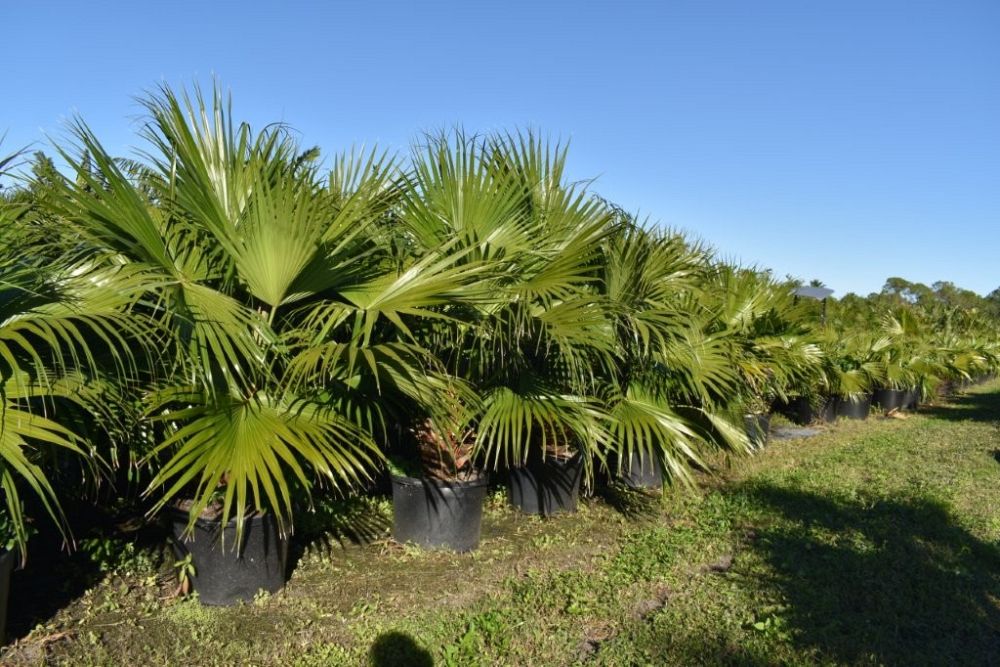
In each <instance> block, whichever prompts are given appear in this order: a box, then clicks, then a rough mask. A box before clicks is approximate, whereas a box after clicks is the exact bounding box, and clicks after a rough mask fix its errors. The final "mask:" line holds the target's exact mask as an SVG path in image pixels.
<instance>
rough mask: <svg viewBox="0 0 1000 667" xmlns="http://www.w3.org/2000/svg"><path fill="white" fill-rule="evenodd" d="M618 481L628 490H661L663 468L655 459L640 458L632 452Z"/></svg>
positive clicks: (648, 457)
mask: <svg viewBox="0 0 1000 667" xmlns="http://www.w3.org/2000/svg"><path fill="white" fill-rule="evenodd" d="M624 463H625V464H627V465H623V466H622V469H621V473H620V475H619V479H620V480H621V481H622V483H623V484H624V485H625V486H627V487H629V488H630V489H662V488H663V468H661V467H660V463H659V461H657V460H656V459H655V457H653V456H651V455H648V456H640V454H639V452H636V451H633V452H632V454H631V455H630V456H629V458H628V461H625V462H624Z"/></svg>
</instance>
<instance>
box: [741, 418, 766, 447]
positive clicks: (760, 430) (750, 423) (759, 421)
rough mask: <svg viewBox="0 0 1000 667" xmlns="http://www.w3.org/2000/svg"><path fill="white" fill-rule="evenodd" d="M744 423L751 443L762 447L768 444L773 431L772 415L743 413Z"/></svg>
mask: <svg viewBox="0 0 1000 667" xmlns="http://www.w3.org/2000/svg"><path fill="white" fill-rule="evenodd" d="M743 425H744V427H745V428H746V432H747V438H749V439H750V444H751V445H753V446H754V447H756V448H757V449H760V448H761V447H763V446H764V445H766V444H767V438H768V435H769V434H770V432H771V415H769V414H763V413H761V414H749V415H743Z"/></svg>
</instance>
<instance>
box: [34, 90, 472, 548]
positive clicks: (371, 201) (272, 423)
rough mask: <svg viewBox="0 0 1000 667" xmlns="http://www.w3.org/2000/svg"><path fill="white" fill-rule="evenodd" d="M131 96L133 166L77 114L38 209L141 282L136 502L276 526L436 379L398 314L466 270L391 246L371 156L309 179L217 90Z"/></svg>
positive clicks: (392, 172)
mask: <svg viewBox="0 0 1000 667" xmlns="http://www.w3.org/2000/svg"><path fill="white" fill-rule="evenodd" d="M145 105H146V109H147V111H148V113H149V115H150V123H149V124H148V125H147V126H146V129H145V131H144V133H143V134H144V137H145V139H146V140H147V142H148V144H149V145H150V150H149V151H148V152H147V153H145V154H144V155H143V161H142V162H141V163H138V164H132V163H130V164H128V165H126V164H125V163H123V162H122V161H118V160H115V159H113V158H112V157H110V156H109V155H108V153H107V152H106V151H105V149H104V148H103V147H102V146H101V144H100V142H99V141H98V139H97V138H96V137H95V136H94V135H93V133H92V132H91V131H90V130H89V129H88V128H87V126H86V125H85V124H84V123H83V122H82V121H78V122H76V124H75V126H74V131H75V135H76V138H77V141H78V143H79V145H80V149H81V150H79V151H76V152H72V151H68V150H63V151H61V153H62V155H63V157H64V159H65V160H66V161H67V162H68V163H69V164H70V165H71V166H72V167H73V168H74V170H75V172H76V173H75V179H74V180H69V179H63V181H62V182H61V184H60V188H59V196H58V197H57V198H56V201H54V202H53V208H54V210H55V211H57V212H58V213H59V214H60V215H61V216H63V218H64V219H65V220H67V221H68V222H69V223H70V224H71V225H72V226H73V229H74V230H75V231H76V232H77V233H78V234H79V235H80V237H81V238H82V239H84V240H85V242H86V244H87V247H88V248H90V249H92V250H96V251H97V252H98V253H99V254H100V256H102V257H104V258H105V259H106V262H108V263H110V264H113V265H120V266H126V267H129V268H131V269H132V270H134V271H135V272H137V273H140V274H142V275H143V277H144V294H143V297H142V299H141V301H140V302H139V303H138V304H137V308H138V312H139V313H141V317H143V318H145V319H147V320H148V321H150V322H152V323H154V324H155V325H156V327H157V328H158V330H159V331H160V335H161V336H162V337H163V339H164V343H163V345H162V354H161V355H159V356H158V357H157V358H156V359H154V360H152V363H151V365H150V370H149V381H148V382H147V384H146V386H145V388H144V391H143V401H144V402H145V405H146V419H147V422H148V426H149V428H148V432H149V433H150V434H151V441H150V442H149V443H148V444H147V445H144V446H145V447H147V448H148V450H147V451H143V452H142V459H143V461H144V463H145V466H146V467H147V468H149V469H150V470H151V471H152V479H151V481H150V485H149V487H148V490H147V493H148V494H149V495H150V496H151V497H152V498H153V499H154V500H155V502H154V504H153V507H152V510H151V511H152V512H158V511H160V510H162V509H163V508H165V507H167V506H168V505H172V504H176V503H177V502H178V500H180V499H187V500H189V501H190V502H189V503H187V506H188V507H189V510H188V532H190V531H192V530H193V526H194V524H195V521H196V520H197V519H198V517H199V516H200V515H201V514H202V513H203V512H205V511H206V510H207V509H209V508H210V507H212V506H217V508H218V513H219V515H220V516H221V520H222V521H223V523H225V522H227V521H228V520H229V519H230V518H235V520H236V525H237V530H238V532H237V542H239V540H240V537H239V536H240V534H241V533H240V532H239V531H240V530H242V526H243V524H244V520H245V519H246V518H247V517H248V516H249V515H250V514H254V513H257V512H260V511H263V510H267V511H269V512H270V513H272V515H273V516H275V517H276V519H277V522H278V526H279V528H280V530H281V532H282V533H287V532H289V531H290V530H291V527H292V514H293V509H294V505H295V502H294V501H295V496H296V493H297V492H304V493H306V494H308V493H309V489H310V488H312V487H313V486H315V484H316V483H321V482H322V483H326V484H329V485H331V486H333V487H335V488H342V489H343V488H347V487H349V486H351V485H355V484H357V483H358V482H360V481H361V480H364V479H366V478H368V477H370V475H371V472H372V471H373V469H374V468H375V467H376V466H378V465H379V462H380V459H381V453H380V451H379V449H378V447H377V446H376V443H375V440H374V439H373V432H374V431H376V430H377V429H378V428H380V426H381V425H383V424H384V421H385V415H386V410H387V407H386V406H389V405H391V403H392V398H393V397H394V396H408V397H410V398H411V399H412V400H415V401H420V400H422V399H423V398H424V397H426V396H427V395H428V394H430V393H433V391H432V387H431V385H432V384H433V383H434V380H435V377H434V375H433V374H432V373H430V374H429V373H428V370H429V368H430V366H432V365H433V359H432V358H431V357H429V355H427V354H425V353H424V351H423V350H422V349H421V348H420V347H419V346H417V345H415V344H414V342H413V333H412V328H414V327H415V325H414V322H415V321H419V320H421V319H422V318H424V317H426V316H428V315H430V313H431V311H430V310H429V309H430V308H431V307H432V306H437V305H439V304H442V303H447V302H448V301H449V300H451V299H452V298H453V292H455V291H456V286H460V285H461V284H462V282H463V280H465V277H466V276H468V275H471V274H474V273H475V272H476V271H477V269H476V267H475V266H472V267H468V266H459V265H458V263H457V257H456V256H455V255H451V254H448V253H446V252H441V251H438V252H433V253H428V254H426V255H425V256H423V257H421V258H420V259H419V260H413V261H407V262H404V263H402V264H401V263H400V262H399V261H397V260H398V258H397V256H396V252H395V250H394V248H393V246H392V241H393V240H394V237H393V235H392V234H389V233H386V230H385V226H386V219H387V217H388V216H389V215H390V212H391V210H392V208H393V206H394V205H395V203H396V201H397V200H398V197H399V193H400V187H401V182H402V181H401V173H400V171H399V169H398V167H397V165H396V162H395V161H394V160H393V159H392V158H390V157H388V156H386V155H384V154H381V153H377V152H370V153H365V154H360V155H345V156H340V157H338V158H336V160H335V161H334V166H333V169H332V170H331V172H330V173H329V175H328V176H327V177H326V179H325V180H324V179H322V178H321V177H320V173H319V170H318V168H317V166H316V162H315V157H316V151H315V150H307V151H303V150H301V149H300V148H299V146H298V145H297V143H296V142H295V141H294V140H293V138H292V136H291V134H290V133H289V131H288V130H287V128H285V127H283V126H270V127H268V128H267V129H265V130H264V131H262V132H259V133H256V134H255V133H254V132H253V131H252V130H251V128H250V127H249V126H248V125H246V124H241V125H236V124H235V123H234V121H233V119H232V114H231V108H230V104H229V102H228V100H226V99H225V98H224V96H223V95H222V94H221V93H220V92H219V91H218V90H215V91H213V94H212V96H211V99H210V100H206V99H205V97H204V96H203V95H202V93H201V92H200V91H196V92H195V94H194V95H193V96H192V95H188V94H186V93H181V94H177V93H175V92H173V91H172V90H170V89H169V88H162V89H161V90H160V91H159V93H158V94H157V95H154V96H151V97H149V98H148V99H147V100H145ZM81 156H87V163H85V162H84V160H83V158H82V157H81ZM137 316H138V315H137Z"/></svg>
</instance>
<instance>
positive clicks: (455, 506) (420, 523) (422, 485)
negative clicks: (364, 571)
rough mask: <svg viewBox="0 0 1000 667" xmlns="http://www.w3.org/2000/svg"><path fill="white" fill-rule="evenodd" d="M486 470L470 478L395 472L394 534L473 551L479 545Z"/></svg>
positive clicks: (430, 544)
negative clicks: (411, 474) (441, 477)
mask: <svg viewBox="0 0 1000 667" xmlns="http://www.w3.org/2000/svg"><path fill="white" fill-rule="evenodd" d="M487 482H488V478H487V476H486V475H485V474H481V475H478V476H476V477H474V478H473V479H471V480H468V481H444V480H437V479H430V478H417V477H406V476H403V475H392V537H393V539H395V540H396V541H397V542H413V543H414V544H418V545H420V546H422V547H429V548H443V549H452V550H454V551H471V550H473V549H475V548H476V547H478V546H479V535H480V527H481V526H482V520H483V502H484V501H485V499H486V484H487Z"/></svg>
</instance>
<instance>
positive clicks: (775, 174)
mask: <svg viewBox="0 0 1000 667" xmlns="http://www.w3.org/2000/svg"><path fill="white" fill-rule="evenodd" d="M2 25H3V27H4V29H3V33H4V52H5V54H6V56H7V58H6V62H5V67H4V68H3V73H2V75H0V76H2V81H3V91H4V95H3V102H2V105H0V132H3V131H6V132H7V138H6V140H5V142H4V144H3V149H4V150H5V151H9V150H11V149H13V148H19V147H21V146H23V145H25V144H28V143H31V142H39V144H38V145H39V147H44V143H45V141H46V139H45V137H46V135H49V136H59V135H60V134H61V133H62V128H63V123H64V121H65V120H66V119H67V118H69V117H71V116H72V115H73V114H75V113H79V114H81V115H82V116H83V118H84V119H85V120H86V121H87V122H88V123H89V124H90V125H91V126H92V127H93V128H94V130H95V131H96V132H97V134H98V136H99V137H101V138H102V139H103V141H104V143H105V144H106V146H107V147H108V148H109V149H111V150H112V151H113V152H117V153H123V154H124V153H127V152H128V151H129V150H130V148H131V147H133V146H135V145H137V140H136V139H135V135H134V129H135V124H134V120H135V118H136V117H137V116H138V115H139V113H140V109H139V107H138V105H137V104H136V102H135V100H134V98H135V97H136V96H137V95H140V94H141V93H142V92H143V91H144V90H148V89H151V88H152V87H154V86H155V85H157V84H158V83H160V82H167V83H169V84H171V85H185V84H188V85H189V84H191V83H194V82H200V83H201V84H202V85H210V84H211V81H212V77H213V76H216V77H218V79H219V81H220V82H221V83H222V84H223V85H224V86H225V87H227V88H229V89H230V90H231V91H232V93H233V97H234V105H235V112H236V115H237V116H238V117H239V118H241V119H245V120H248V121H250V122H251V123H253V124H254V125H255V126H257V127H259V126H260V125H262V124H263V123H266V122H270V121H276V120H281V121H285V122H287V123H289V124H290V125H292V126H293V127H294V128H296V129H297V130H298V131H300V132H301V134H302V139H303V142H304V143H306V144H309V145H313V144H315V145H319V146H320V147H321V148H323V149H324V151H326V152H327V153H332V152H336V151H339V150H342V149H345V148H348V147H350V146H351V145H355V144H365V145H371V144H378V145H380V146H383V147H386V148H390V149H399V150H405V149H406V147H407V145H408V142H409V141H410V140H411V139H413V138H414V137H416V136H418V135H419V133H420V132H421V131H423V130H432V129H439V128H441V127H447V126H452V125H455V124H461V125H463V126H464V127H465V128H466V129H467V130H472V131H489V130H497V129H508V128H517V127H532V128H536V129H539V130H541V131H543V132H545V133H547V134H549V135H550V136H552V137H554V138H562V139H568V140H570V142H571V151H570V169H571V173H572V175H573V176H574V177H578V178H597V181H596V183H595V185H594V188H595V189H596V190H597V191H598V192H600V193H601V194H602V195H604V196H606V197H608V198H610V199H612V200H614V201H616V202H618V203H619V204H621V205H622V206H624V207H625V208H628V209H630V210H636V211H639V212H640V213H641V214H643V215H647V216H649V218H650V219H652V220H655V221H658V222H660V223H662V224H664V225H669V226H672V227H678V228H682V229H684V230H686V231H688V232H690V233H692V234H694V235H696V236H698V237H700V238H702V239H703V240H705V241H706V242H708V243H710V244H711V245H713V246H714V247H716V248H717V249H718V251H719V252H720V254H722V255H723V256H725V257H727V258H730V259H735V260H740V261H742V262H744V263H748V264H756V265H759V266H761V267H770V268H773V269H774V271H775V272H776V274H778V275H784V274H786V273H791V274H794V275H797V276H800V277H803V278H806V279H811V278H820V279H822V280H823V281H825V282H826V283H827V284H828V285H829V286H831V287H833V288H834V289H836V290H837V293H838V294H843V293H844V292H847V291H855V292H860V293H867V292H869V291H874V290H878V289H879V288H880V287H881V285H882V283H883V281H884V279H885V278H886V277H887V276H890V275H901V276H903V277H906V278H908V279H910V280H917V281H921V282H926V283H931V282H933V281H935V280H939V279H943V280H951V281H953V282H955V283H957V284H959V285H962V286H964V287H967V288H970V289H974V290H976V291H978V292H980V293H986V292H989V291H991V290H993V289H994V288H996V287H998V286H1000V269H998V268H997V267H998V265H1000V263H998V261H997V260H998V256H1000V2H997V1H996V0H982V1H975V0H947V1H944V0H935V1H933V2H925V1H923V0H900V1H893V0H866V1H854V0H838V1H836V2H833V1H827V2H819V1H818V0H813V1H806V0H789V1H776V0H753V1H748V0H732V1H725V2H723V1H712V0H701V1H694V0H692V1H683V2H682V1H678V0H661V1H659V2H656V1H652V0H650V1H649V2H628V1H625V2H585V1H584V0H578V1H576V2H543V1H537V2H520V1H504V2H490V3H484V2H471V1H467V2H461V3H459V2H454V3H446V2H437V3H428V2H400V3H394V2H380V3H365V2H350V3H348V2H295V1H290V2H281V3H278V2H254V1H249V0H248V1H245V2H188V1H175V2H170V3H155V4H154V3H143V2H138V1H136V2H100V1H99V0H93V1H91V2H86V3H83V2H17V3H6V5H5V7H4V8H3V10H2Z"/></svg>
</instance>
